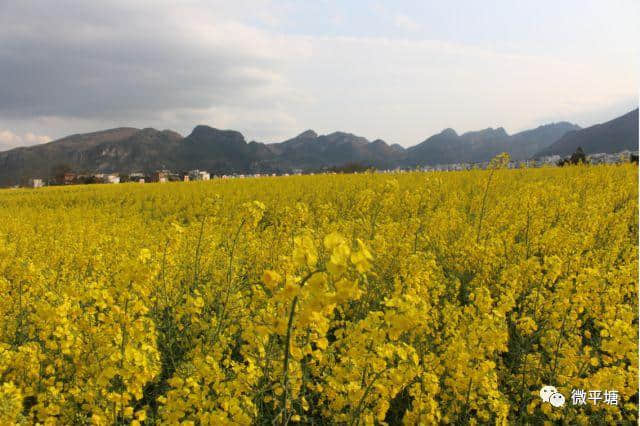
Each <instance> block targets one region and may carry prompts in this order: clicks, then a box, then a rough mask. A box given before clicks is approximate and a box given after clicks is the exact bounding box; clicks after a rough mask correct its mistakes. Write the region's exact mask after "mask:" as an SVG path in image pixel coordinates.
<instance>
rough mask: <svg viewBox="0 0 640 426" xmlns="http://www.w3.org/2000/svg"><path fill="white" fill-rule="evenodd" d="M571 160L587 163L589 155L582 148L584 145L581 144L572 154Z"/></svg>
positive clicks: (574, 162)
mask: <svg viewBox="0 0 640 426" xmlns="http://www.w3.org/2000/svg"><path fill="white" fill-rule="evenodd" d="M569 162H570V163H571V164H578V163H586V162H587V156H586V155H584V151H583V150H582V147H580V146H579V147H578V148H577V149H576V152H574V153H573V154H571V158H570V159H569Z"/></svg>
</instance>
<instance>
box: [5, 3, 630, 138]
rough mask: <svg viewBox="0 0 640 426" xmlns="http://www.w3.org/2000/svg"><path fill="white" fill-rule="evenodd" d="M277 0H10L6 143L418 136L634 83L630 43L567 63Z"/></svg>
mask: <svg viewBox="0 0 640 426" xmlns="http://www.w3.org/2000/svg"><path fill="white" fill-rule="evenodd" d="M282 5H283V3H278V5H273V4H271V2H270V0H261V1H259V0H234V1H233V2H228V1H224V2H223V1H205V0H187V1H183V2H180V3H179V5H176V3H175V2H173V1H168V0H154V1H153V2H145V1H134V0H128V1H125V0H111V1H100V2H87V1H80V0H76V1H72V0H58V1H56V2H43V1H37V0H21V1H12V2H9V1H1V0H0V40H1V42H0V76H1V78H0V132H5V133H4V134H5V135H9V134H11V135H21V136H16V137H15V138H10V139H11V140H10V141H8V142H4V144H5V145H4V146H5V147H6V146H8V145H15V144H18V143H27V142H26V139H25V137H24V135H26V134H28V133H30V134H34V135H51V136H53V137H60V136H64V135H66V134H69V133H76V132H84V131H93V130H98V129H102V128H107V127H115V126H124V125H126V126H137V127H146V126H153V127H158V128H172V129H174V130H177V131H179V132H182V133H186V132H188V131H189V130H190V129H191V128H192V127H193V126H194V125H195V124H198V123H206V124H210V125H213V126H216V127H223V128H234V129H237V130H240V131H241V132H243V133H244V134H245V135H246V136H247V138H248V139H257V140H263V141H275V140H281V139H283V138H285V137H288V136H292V135H293V134H295V133H297V132H299V131H302V130H305V129H306V128H309V127H312V128H315V129H316V130H318V131H320V132H330V131H334V130H347V131H352V132H355V133H359V134H362V135H364V136H366V137H368V138H370V139H375V138H378V137H381V138H384V139H386V140H388V141H390V142H399V143H402V144H404V145H409V144H414V143H416V142H419V141H420V140H422V139H424V138H425V137H426V136H428V135H430V134H431V133H433V132H435V131H439V130H441V129H442V128H444V127H449V126H453V127H456V128H457V129H459V130H471V129H476V128H483V127H486V126H489V125H492V126H506V127H507V128H512V129H514V128H521V127H522V126H523V125H529V123H530V122H532V121H534V120H535V119H536V118H537V117H542V116H550V117H553V121H557V120H561V119H566V118H567V117H573V116H576V115H577V114H579V113H580V112H581V111H583V110H594V109H596V108H597V106H598V105H603V104H610V103H613V102H615V101H616V100H617V99H620V97H622V96H628V95H629V92H630V91H631V93H633V92H634V91H635V90H637V75H636V74H637V73H636V72H635V71H636V70H637V66H636V64H635V62H633V60H631V59H630V60H627V59H626V56H624V55H617V56H612V57H611V58H608V59H609V60H608V61H603V60H602V57H594V58H591V57H585V58H581V59H580V60H572V61H570V62H568V61H565V60H563V58H558V57H536V56H522V55H519V56H518V55H509V54H503V53H500V52H496V51H493V50H491V49H489V48H478V47H471V46H465V45H456V44H451V43H444V42H439V41H424V40H407V39H392V38H383V37H337V36H335V37H325V36H320V35H300V34H286V32H281V31H279V28H280V26H279V25H280V23H281V22H283V20H286V19H289V18H290V17H291V16H289V15H287V13H288V7H289V6H291V4H288V6H287V4H286V3H285V6H286V7H281V6H282ZM298 12H300V11H298ZM407 16H409V15H407ZM295 17H296V18H304V19H309V20H311V19H313V17H311V16H304V11H303V12H302V13H298V14H297V15H295ZM402 23H404V24H405V27H406V24H407V23H408V21H406V20H402V19H400V20H399V21H398V20H397V22H396V24H402ZM409 24H410V23H409ZM344 25H349V22H346V23H344ZM409 26H411V25H409ZM412 28H415V27H414V26H412ZM621 58H622V59H621ZM594 82H597V84H595V83H594ZM602 118H605V117H602ZM535 124H542V123H535ZM5 139H7V140H8V139H9V137H7V138H5ZM32 140H33V141H38V140H40V139H33V138H32ZM0 149H2V147H0Z"/></svg>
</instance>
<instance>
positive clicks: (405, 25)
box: [393, 13, 420, 32]
mask: <svg viewBox="0 0 640 426" xmlns="http://www.w3.org/2000/svg"><path fill="white" fill-rule="evenodd" d="M393 23H394V25H395V26H396V27H398V28H400V29H402V30H404V31H412V32H413V31H418V30H419V29H420V25H419V24H418V23H417V22H416V21H414V20H413V19H411V18H409V17H408V16H407V15H405V14H403V13H398V14H397V15H396V16H395V17H394V18H393Z"/></svg>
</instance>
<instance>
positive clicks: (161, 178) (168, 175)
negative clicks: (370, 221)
mask: <svg viewBox="0 0 640 426" xmlns="http://www.w3.org/2000/svg"><path fill="white" fill-rule="evenodd" d="M580 152H581V150H580ZM575 155H576V154H575V153H574V154H573V156H571V157H569V156H567V157H564V158H563V157H561V156H559V155H551V156H547V157H541V158H538V159H533V160H524V161H510V162H509V164H508V167H509V168H510V169H515V168H522V167H525V168H539V167H554V166H556V167H558V166H562V165H564V164H567V163H570V162H571V160H573V159H574V158H575ZM582 155H583V162H586V163H588V164H620V163H628V162H634V163H638V151H622V152H619V153H615V154H607V153H597V154H589V155H584V154H582ZM574 162H575V161H574ZM488 165H489V161H485V162H481V163H452V164H436V165H429V166H421V167H416V168H411V169H408V168H397V169H386V170H373V171H374V172H376V173H401V172H409V171H424V172H431V171H462V170H472V169H486V168H487V167H488ZM365 171H372V168H370V167H367V166H359V165H355V168H354V165H350V166H348V167H346V168H345V169H344V170H342V169H341V168H340V167H334V168H332V169H327V170H323V171H321V172H319V173H316V172H305V171H303V170H302V169H294V170H292V171H291V173H270V174H261V173H254V174H222V175H213V176H212V175H211V173H209V172H208V171H204V170H197V169H196V170H191V171H188V172H174V171H171V170H157V171H155V172H153V173H151V174H150V175H149V174H145V173H142V172H136V173H129V174H123V173H96V174H78V173H74V172H72V171H66V172H64V173H60V174H59V175H57V176H55V177H53V178H48V179H46V178H31V179H29V181H28V187H30V188H41V187H44V186H49V185H77V184H93V183H103V184H118V183H124V182H136V183H150V182H156V183H164V182H191V181H208V180H211V179H212V178H214V179H234V178H260V177H266V176H289V175H302V174H306V175H313V174H336V173H341V172H351V173H356V174H357V173H359V172H360V173H362V172H365Z"/></svg>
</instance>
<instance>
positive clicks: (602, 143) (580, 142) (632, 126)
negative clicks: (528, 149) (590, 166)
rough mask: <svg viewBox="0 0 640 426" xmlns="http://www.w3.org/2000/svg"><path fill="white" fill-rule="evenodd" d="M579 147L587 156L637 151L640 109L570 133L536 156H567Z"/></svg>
mask: <svg viewBox="0 0 640 426" xmlns="http://www.w3.org/2000/svg"><path fill="white" fill-rule="evenodd" d="M579 146H580V147H582V150H583V151H584V152H585V154H594V153H598V152H606V153H609V154H612V153H616V152H620V151H624V150H629V151H637V150H638V109H637V108H636V109H635V110H633V111H631V112H629V113H627V114H625V115H623V116H621V117H618V118H615V119H613V120H611V121H607V122H606V123H602V124H596V125H595V126H591V127H587V128H585V129H582V130H578V131H575V132H569V133H567V134H566V135H564V136H563V137H562V138H560V139H559V140H558V141H556V142H554V143H553V144H551V145H550V146H548V147H546V148H544V149H541V150H540V151H538V152H537V153H536V155H535V156H536V157H543V156H546V155H554V154H557V155H560V156H566V155H570V154H572V153H573V152H575V150H576V149H577V148H578V147H579Z"/></svg>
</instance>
